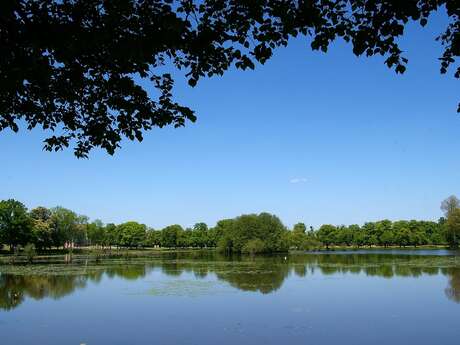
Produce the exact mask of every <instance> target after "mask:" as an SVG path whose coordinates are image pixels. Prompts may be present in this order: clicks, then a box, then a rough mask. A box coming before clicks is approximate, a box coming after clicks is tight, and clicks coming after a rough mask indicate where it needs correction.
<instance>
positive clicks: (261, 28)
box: [0, 0, 460, 157]
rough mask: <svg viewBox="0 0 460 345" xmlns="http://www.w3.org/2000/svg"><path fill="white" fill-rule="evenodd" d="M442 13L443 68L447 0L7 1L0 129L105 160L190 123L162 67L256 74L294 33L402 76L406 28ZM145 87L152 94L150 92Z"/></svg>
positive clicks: (1, 33) (450, 43)
mask: <svg viewBox="0 0 460 345" xmlns="http://www.w3.org/2000/svg"><path fill="white" fill-rule="evenodd" d="M441 8H443V9H444V8H446V9H447V20H446V22H445V31H444V32H442V33H441V34H440V36H439V37H438V38H437V39H438V40H439V41H440V42H441V44H442V45H443V46H444V52H443V53H442V56H440V58H439V59H440V62H441V67H440V70H441V73H446V72H447V69H448V68H449V66H450V65H451V64H453V63H454V62H455V58H456V57H458V56H459V55H460V48H459V44H458V36H459V31H460V24H459V14H458V4H457V2H456V1H454V0H438V1H432V0H416V1H360V0H353V1H348V0H337V1H331V0H328V1H323V0H312V1H268V0H261V1H244V2H241V1H236V0H204V1H201V0H200V1H198V0H191V1H182V0H145V1H105V0H93V1H84V0H76V1H60V0H43V1H40V2H39V4H37V2H36V1H25V0H16V1H7V2H6V3H5V4H2V10H1V11H0V50H1V51H2V59H1V62H0V75H1V76H2V78H1V80H2V82H1V86H2V87H1V88H0V99H1V100H2V102H1V103H0V130H3V129H6V128H10V129H12V130H13V131H18V129H19V124H20V123H21V122H25V124H26V126H27V128H28V129H32V128H35V127H41V128H43V129H44V130H51V131H53V132H55V134H53V135H52V136H50V137H49V138H47V139H46V140H45V149H47V150H49V151H52V150H60V149H63V148H66V147H68V146H69V145H70V144H72V145H73V144H75V146H74V152H75V155H76V156H78V157H86V156H87V155H88V153H89V152H90V151H91V150H92V149H93V148H94V147H100V148H102V149H104V150H106V151H107V152H108V153H110V154H113V153H114V151H115V150H116V149H117V148H118V147H119V143H120V142H121V140H122V139H123V138H128V139H130V140H138V141H142V139H143V134H144V132H145V131H147V130H151V129H153V128H155V127H164V126H167V125H173V126H174V127H179V126H183V125H184V124H185V123H186V122H187V121H195V114H194V112H193V111H192V110H191V109H189V108H188V107H185V106H182V105H180V104H178V103H176V102H174V100H173V93H172V89H173V85H174V80H173V78H172V76H171V74H168V73H163V71H164V70H165V69H164V65H165V64H168V65H169V69H171V70H174V69H175V68H176V69H180V70H183V71H184V72H185V75H186V76H187V78H188V83H189V84H190V85H191V86H195V85H196V84H197V82H198V80H199V79H200V78H203V77H211V76H214V75H222V74H224V73H225V72H226V71H227V70H228V69H229V68H231V67H235V68H238V69H242V70H245V69H248V68H249V69H254V68H255V64H256V63H261V64H264V63H265V62H266V61H267V60H268V59H270V58H271V57H272V54H273V50H274V49H276V48H277V47H282V46H286V45H287V44H288V42H289V41H290V40H291V39H293V38H295V37H298V36H301V37H302V38H303V39H308V41H309V42H310V46H311V49H312V50H319V51H322V52H327V50H328V47H329V45H330V44H331V43H332V42H334V41H335V40H337V39H340V40H343V41H345V42H348V43H349V44H351V46H352V51H353V53H354V54H355V55H357V56H361V55H365V56H374V55H382V56H384V61H385V64H386V65H387V66H388V67H389V68H393V69H394V70H395V71H396V73H404V71H405V70H406V64H407V62H408V60H407V58H406V57H405V56H404V55H403V49H401V48H400V47H399V42H400V41H401V40H400V38H401V36H403V35H404V30H405V27H406V25H407V24H408V23H410V22H419V23H420V25H421V26H425V25H426V24H427V22H428V19H429V16H430V14H432V13H434V12H437V11H439V10H440V9H441ZM56 33H59V34H58V35H57V34H56ZM140 47H142V48H140ZM19 57H20V58H19ZM455 77H456V78H459V77H460V69H457V70H456V72H455ZM146 82H147V83H148V82H150V83H151V84H152V86H153V87H154V88H155V89H156V91H157V92H156V93H155V92H151V93H150V92H149V93H148V92H147V91H146V89H145V88H144V86H143V85H144V83H146ZM152 95H158V96H157V97H153V96H152ZM459 111H460V109H459Z"/></svg>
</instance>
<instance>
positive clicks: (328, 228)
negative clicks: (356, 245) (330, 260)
mask: <svg viewBox="0 0 460 345" xmlns="http://www.w3.org/2000/svg"><path fill="white" fill-rule="evenodd" d="M336 234H337V228H336V227H335V226H334V225H330V224H325V225H322V226H321V227H320V228H319V230H318V234H317V235H318V239H319V240H320V241H321V242H322V243H323V244H324V245H325V246H326V248H327V249H329V246H330V245H331V244H333V243H334V242H336V240H335V239H336Z"/></svg>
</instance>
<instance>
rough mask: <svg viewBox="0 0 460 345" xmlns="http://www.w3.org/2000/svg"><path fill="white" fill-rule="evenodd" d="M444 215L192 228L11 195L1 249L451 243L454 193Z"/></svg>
mask: <svg viewBox="0 0 460 345" xmlns="http://www.w3.org/2000/svg"><path fill="white" fill-rule="evenodd" d="M441 209H442V210H443V211H444V216H443V217H441V218H439V220H438V221H437V222H435V221H418V220H410V221H406V220H399V221H390V220H381V221H376V222H366V223H365V224H364V225H362V226H361V225H358V224H352V225H349V226H345V225H339V226H336V225H331V224H325V225H322V226H320V227H319V229H317V230H315V229H314V228H313V227H310V228H309V229H308V230H307V227H306V225H305V224H304V223H297V224H295V225H294V226H293V228H292V229H288V228H287V227H286V226H285V225H284V224H283V223H282V222H281V220H280V219H279V218H278V217H277V216H275V215H272V214H269V213H260V214H249V215H242V216H239V217H236V218H233V219H223V220H220V221H218V222H217V224H216V225H215V226H214V227H208V225H207V224H205V223H196V224H195V225H194V226H193V227H191V228H185V229H184V228H183V227H182V226H181V225H178V224H174V225H169V226H167V227H165V228H163V229H161V230H155V229H152V228H150V227H147V226H146V225H145V224H140V223H138V222H135V221H129V222H125V223H122V224H118V225H117V224H113V223H108V224H104V223H103V222H102V221H100V220H94V221H91V222H90V221H89V218H88V217H87V216H84V215H79V214H77V213H75V212H74V211H72V210H69V209H66V208H64V207H54V208H45V207H41V206H40V207H36V208H34V209H31V210H30V211H29V210H28V209H27V208H26V207H25V206H24V204H22V203H21V202H19V201H17V200H13V199H9V200H3V201H0V248H1V246H3V245H8V246H9V248H10V249H11V250H12V251H14V250H15V249H17V248H19V247H21V246H26V245H27V244H29V245H33V247H34V248H37V249H38V250H40V251H43V250H47V249H52V248H74V247H84V246H96V247H101V248H112V247H114V246H115V247H125V248H136V247H161V248H217V249H218V250H219V251H221V252H226V253H249V254H255V253H273V252H284V251H287V250H289V249H297V250H310V249H320V248H322V247H325V248H326V249H329V248H330V247H331V246H349V247H358V248H359V247H364V246H369V247H371V246H383V247H388V246H400V247H406V246H419V245H449V246H451V247H457V246H458V244H459V240H460V201H459V200H458V199H457V198H456V197H455V196H451V197H449V198H447V199H446V200H444V201H443V202H442V204H441Z"/></svg>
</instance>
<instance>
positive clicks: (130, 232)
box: [118, 222, 147, 248]
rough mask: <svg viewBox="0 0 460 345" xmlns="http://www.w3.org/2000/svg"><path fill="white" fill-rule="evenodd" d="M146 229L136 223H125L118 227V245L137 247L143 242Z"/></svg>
mask: <svg viewBox="0 0 460 345" xmlns="http://www.w3.org/2000/svg"><path fill="white" fill-rule="evenodd" d="M146 230H147V227H146V226H145V225H144V224H139V223H137V222H126V223H123V224H120V225H118V232H119V236H120V238H119V243H120V245H121V246H123V247H130V248H131V247H138V246H141V245H143V243H144V241H145V235H146Z"/></svg>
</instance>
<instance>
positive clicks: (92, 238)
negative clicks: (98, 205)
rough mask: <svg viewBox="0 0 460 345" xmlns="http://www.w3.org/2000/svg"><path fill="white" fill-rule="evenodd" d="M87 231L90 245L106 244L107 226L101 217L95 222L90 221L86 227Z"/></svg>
mask: <svg viewBox="0 0 460 345" xmlns="http://www.w3.org/2000/svg"><path fill="white" fill-rule="evenodd" d="M86 232H87V236H88V240H89V244H90V245H99V246H102V245H104V244H105V242H106V233H105V227H104V224H103V223H102V221H100V220H99V219H96V220H95V221H94V222H91V223H89V224H88V225H87V227H86Z"/></svg>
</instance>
